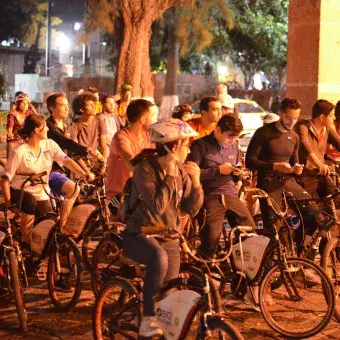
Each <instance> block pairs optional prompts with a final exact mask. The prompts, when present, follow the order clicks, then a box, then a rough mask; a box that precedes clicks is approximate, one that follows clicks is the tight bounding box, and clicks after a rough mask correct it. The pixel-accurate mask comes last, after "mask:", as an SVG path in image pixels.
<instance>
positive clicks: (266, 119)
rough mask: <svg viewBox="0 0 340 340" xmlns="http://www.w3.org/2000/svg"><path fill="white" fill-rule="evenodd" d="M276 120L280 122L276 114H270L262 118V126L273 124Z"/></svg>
mask: <svg viewBox="0 0 340 340" xmlns="http://www.w3.org/2000/svg"><path fill="white" fill-rule="evenodd" d="M278 120H280V117H279V116H278V115H277V114H275V113H272V112H270V113H267V114H266V115H265V116H264V117H263V124H269V123H274V122H277V121H278Z"/></svg>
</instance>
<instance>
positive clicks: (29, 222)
mask: <svg viewBox="0 0 340 340" xmlns="http://www.w3.org/2000/svg"><path fill="white" fill-rule="evenodd" d="M46 106H47V110H48V112H49V117H48V118H47V120H45V119H44V117H43V116H41V115H38V114H37V113H36V111H35V110H34V108H33V107H32V105H31V101H30V98H29V97H28V95H26V94H25V93H22V92H20V93H17V96H16V99H15V107H13V109H12V110H11V112H10V113H9V114H8V124H7V131H8V133H7V137H8V159H7V162H6V164H5V165H4V169H3V171H2V176H1V179H0V184H1V189H2V193H3V196H4V199H5V203H6V207H7V209H8V210H11V211H12V212H13V213H15V214H18V206H17V204H18V201H19V197H20V192H19V189H20V187H21V184H22V182H23V181H24V180H25V177H24V176H23V175H18V174H17V173H40V172H43V171H46V172H47V175H46V178H45V180H46V181H48V183H49V187H50V189H51V190H52V191H53V192H55V193H56V194H58V195H64V196H65V197H69V196H71V195H72V193H74V192H75V193H76V194H75V195H72V198H71V199H66V200H65V204H64V205H63V210H62V212H61V226H62V227H64V226H65V223H66V220H67V217H68V214H69V213H70V211H71V209H72V206H73V204H74V202H75V200H76V198H77V195H78V194H79V188H77V187H76V184H75V182H74V181H73V180H72V179H74V178H79V177H86V178H87V179H88V180H89V181H93V180H94V174H93V173H92V172H91V169H90V168H88V166H87V165H86V163H85V162H84V160H83V159H82V157H89V158H90V159H92V160H94V161H100V162H103V163H105V164H106V165H107V182H106V193H107V199H108V200H109V201H110V207H111V210H112V213H113V214H114V215H116V214H117V212H118V210H119V205H120V201H121V197H122V194H123V191H124V186H125V184H126V182H127V181H128V180H129V178H131V177H132V182H131V183H132V194H131V195H130V199H131V200H132V202H129V207H130V209H129V213H128V216H127V217H126V229H125V230H124V231H123V234H122V239H123V248H124V250H125V252H126V254H127V255H128V256H129V257H130V258H131V259H133V260H134V261H136V262H138V263H143V264H145V265H147V268H148V270H147V274H146V277H145V282H144V310H143V319H142V324H141V327H140V335H142V336H152V335H155V334H161V333H162V330H161V329H160V328H159V327H158V325H157V322H156V319H155V310H154V304H155V300H156V297H157V293H158V292H159V290H160V287H161V285H162V284H163V283H164V282H165V281H167V280H169V279H171V278H174V277H176V276H178V273H179V265H180V247H179V239H178V238H176V237H173V236H170V235H169V236H168V239H166V241H165V242H162V243H160V242H158V241H157V240H156V239H150V238H147V237H146V236H145V235H144V234H143V232H142V229H141V227H143V226H163V227H164V226H165V227H166V228H170V229H175V230H178V231H180V230H181V226H182V224H183V220H184V219H185V215H186V214H187V215H189V216H191V217H192V216H195V215H196V214H198V213H199V211H200V210H202V209H204V211H206V216H205V224H204V226H203V228H202V229H201V231H200V237H201V245H200V250H201V251H202V253H204V254H205V255H206V257H209V258H211V257H213V256H214V254H215V253H216V251H217V248H218V244H219V240H220V235H221V232H222V228H223V221H224V219H225V216H227V218H228V221H229V223H230V225H232V226H233V225H246V226H252V227H253V228H255V227H256V225H255V222H254V219H253V216H252V214H251V213H250V212H249V211H248V209H247V208H246V207H245V205H244V203H243V202H241V201H240V199H239V198H238V195H237V187H236V182H237V180H238V179H239V178H240V176H242V168H244V166H245V167H247V168H249V169H251V170H252V171H256V172H257V183H256V185H257V186H258V187H259V188H261V189H263V190H265V191H266V192H267V193H268V194H269V195H270V197H271V198H272V199H273V200H274V201H275V202H276V203H277V204H278V205H280V202H281V191H282V190H284V191H285V192H289V193H291V194H292V195H294V196H295V197H296V198H308V197H311V196H315V195H316V194H317V195H319V196H321V197H323V196H326V195H328V194H332V193H334V192H335V191H336V190H337V187H336V184H335V183H334V181H332V179H331V178H330V176H329V174H330V172H331V171H332V165H330V163H329V162H328V160H327V159H326V158H325V155H326V154H329V155H332V156H333V157H334V155H336V153H337V152H340V136H339V135H338V132H339V129H340V102H339V103H338V104H337V106H336V107H335V106H334V105H333V104H332V103H330V102H328V101H326V100H322V99H320V100H318V101H317V102H316V103H315V104H314V106H313V109H312V113H311V116H310V118H309V119H300V120H299V118H300V112H301V103H300V102H299V101H298V100H297V99H294V98H285V99H283V100H282V102H281V104H280V106H279V110H278V115H276V114H274V113H271V114H268V115H267V116H266V117H265V118H264V123H266V124H264V126H263V127H261V128H259V129H258V130H257V131H256V132H255V134H254V136H253V137H252V139H251V142H250V144H249V146H248V149H247V152H246V156H245V159H242V157H241V151H240V148H239V144H238V139H239V138H240V136H241V134H242V131H243V125H242V121H241V119H240V118H239V116H238V113H237V109H236V107H235V105H234V104H233V100H232V98H231V97H230V96H229V95H228V94H227V91H226V88H225V87H224V86H223V85H222V86H219V87H218V88H217V96H205V97H203V98H202V99H201V101H200V103H199V110H200V115H199V117H196V116H195V115H194V112H193V110H192V108H191V107H190V106H189V105H179V106H176V107H175V108H174V110H173V112H172V118H168V119H166V120H163V121H160V122H157V114H158V109H157V106H156V105H155V104H154V103H152V102H150V101H148V100H145V99H134V100H131V86H129V85H123V86H122V87H121V97H120V100H119V101H116V98H115V97H114V96H112V95H105V96H103V97H102V98H101V100H99V96H98V91H97V90H96V89H94V88H90V89H87V90H84V91H81V93H79V94H78V96H77V97H76V98H75V99H74V101H73V103H72V109H73V115H74V116H73V121H72V122H71V123H70V124H68V123H67V122H66V121H67V118H68V115H69V103H68V100H67V98H66V97H65V95H64V94H62V93H57V94H53V95H50V96H49V97H48V98H47V101H46ZM305 115H306V113H305ZM65 167H66V168H67V169H68V170H67V169H65ZM319 175H321V176H319ZM71 178H72V179H71ZM338 197H339V196H338ZM335 203H336V205H338V204H339V203H340V202H335ZM260 204H261V213H262V218H263V222H264V227H265V228H266V229H269V230H270V228H271V227H272V224H273V218H274V217H273V216H271V214H270V209H268V207H267V206H266V203H265V202H260ZM51 209H52V208H51V205H50V201H49V198H48V196H47V195H46V193H45V192H44V190H43V189H42V188H41V187H39V186H36V187H30V186H27V187H26V188H25V193H24V197H23V204H22V210H21V212H20V214H21V219H20V221H21V222H20V223H21V235H22V241H23V247H24V248H27V250H28V251H29V248H30V245H29V243H30V242H29V237H30V233H31V230H32V228H33V224H34V219H35V218H37V217H38V216H41V215H43V214H45V213H47V212H49V211H51ZM303 209H304V210H303V214H304V216H305V218H306V219H309V220H310V222H309V223H307V224H306V225H307V226H308V233H309V234H311V233H313V230H314V228H316V226H317V225H318V224H321V225H322V224H325V223H327V221H328V219H327V216H325V215H324V214H323V213H321V212H320V210H319V208H318V206H317V205H316V204H309V205H306V206H304V207H303ZM329 209H332V207H329ZM326 211H327V208H326ZM65 233H67V232H66V231H65ZM338 233H339V232H338V229H337V227H334V228H333V229H332V234H333V235H334V236H335V237H336V236H338Z"/></svg>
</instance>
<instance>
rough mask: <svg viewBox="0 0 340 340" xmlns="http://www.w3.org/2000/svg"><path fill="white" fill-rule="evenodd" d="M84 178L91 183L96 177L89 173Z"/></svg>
mask: <svg viewBox="0 0 340 340" xmlns="http://www.w3.org/2000/svg"><path fill="white" fill-rule="evenodd" d="M86 178H87V180H88V181H89V182H93V181H94V180H95V178H96V176H95V175H94V173H93V172H89V173H87V174H86Z"/></svg>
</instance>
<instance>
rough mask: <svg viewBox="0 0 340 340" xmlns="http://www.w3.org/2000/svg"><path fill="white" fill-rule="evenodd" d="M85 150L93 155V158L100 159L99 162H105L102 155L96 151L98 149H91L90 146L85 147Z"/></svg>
mask: <svg viewBox="0 0 340 340" xmlns="http://www.w3.org/2000/svg"><path fill="white" fill-rule="evenodd" d="M87 152H88V153H89V154H90V155H91V156H93V157H94V158H96V159H97V160H98V161H101V162H105V159H104V157H103V155H102V154H101V153H100V152H99V151H98V150H93V149H91V148H88V149H87Z"/></svg>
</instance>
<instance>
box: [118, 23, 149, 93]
mask: <svg viewBox="0 0 340 340" xmlns="http://www.w3.org/2000/svg"><path fill="white" fill-rule="evenodd" d="M124 21H125V20H124ZM147 37H148V31H147V28H145V25H144V23H143V22H139V23H134V22H133V21H132V20H131V21H130V20H129V22H126V21H125V29H124V41H123V45H122V49H121V51H120V56H119V61H118V69H117V86H118V88H119V87H120V86H121V85H123V84H126V83H127V84H130V85H132V96H133V97H140V96H141V73H142V57H143V55H144V53H143V49H144V47H145V43H147V44H148V43H149V42H148V41H147V42H145V40H146V39H147Z"/></svg>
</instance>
